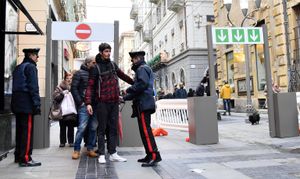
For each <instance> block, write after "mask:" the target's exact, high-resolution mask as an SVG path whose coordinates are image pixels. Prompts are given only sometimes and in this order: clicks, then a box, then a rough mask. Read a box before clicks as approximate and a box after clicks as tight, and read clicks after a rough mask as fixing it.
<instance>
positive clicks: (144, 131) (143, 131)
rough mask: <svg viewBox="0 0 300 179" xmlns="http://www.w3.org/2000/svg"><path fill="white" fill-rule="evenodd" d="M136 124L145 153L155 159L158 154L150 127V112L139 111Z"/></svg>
mask: <svg viewBox="0 0 300 179" xmlns="http://www.w3.org/2000/svg"><path fill="white" fill-rule="evenodd" d="M138 124H139V130H140V135H141V138H142V141H143V144H144V148H145V151H146V154H147V155H148V156H150V157H151V159H152V160H155V159H156V158H157V157H160V156H158V155H159V152H158V149H157V146H156V142H155V139H154V136H153V133H152V128H151V113H150V112H149V111H143V112H139V115H138Z"/></svg>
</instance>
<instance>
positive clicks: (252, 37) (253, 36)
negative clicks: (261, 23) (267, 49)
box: [247, 29, 261, 43]
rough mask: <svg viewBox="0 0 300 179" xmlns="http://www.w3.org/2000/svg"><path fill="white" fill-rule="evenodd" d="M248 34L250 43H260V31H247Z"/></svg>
mask: <svg viewBox="0 0 300 179" xmlns="http://www.w3.org/2000/svg"><path fill="white" fill-rule="evenodd" d="M247 32H248V41H249V42H254V43H256V42H257V43H259V42H260V39H261V38H260V31H259V29H247Z"/></svg>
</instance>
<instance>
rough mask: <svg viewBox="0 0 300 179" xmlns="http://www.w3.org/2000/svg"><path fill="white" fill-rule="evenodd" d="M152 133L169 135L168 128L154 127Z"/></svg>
mask: <svg viewBox="0 0 300 179" xmlns="http://www.w3.org/2000/svg"><path fill="white" fill-rule="evenodd" d="M152 133H153V135H154V136H161V135H162V136H167V135H168V132H167V131H166V130H164V129H163V128H156V129H152Z"/></svg>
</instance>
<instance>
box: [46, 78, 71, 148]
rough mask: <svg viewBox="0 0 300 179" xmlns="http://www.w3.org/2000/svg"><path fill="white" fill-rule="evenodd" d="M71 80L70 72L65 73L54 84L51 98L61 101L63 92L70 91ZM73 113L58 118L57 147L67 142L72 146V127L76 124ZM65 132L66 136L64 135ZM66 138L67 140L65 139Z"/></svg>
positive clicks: (63, 145)
mask: <svg viewBox="0 0 300 179" xmlns="http://www.w3.org/2000/svg"><path fill="white" fill-rule="evenodd" d="M71 82H72V74H71V73H65V76H64V80H63V81H62V82H61V83H60V84H59V85H57V86H56V88H55V90H54V92H53V94H52V98H53V100H55V102H57V103H61V102H62V100H63V99H64V96H65V94H67V93H69V92H70V89H71ZM74 117H76V116H74V115H67V116H63V117H62V119H61V120H59V127H60V132H59V140H60V144H59V147H65V145H66V143H67V142H68V144H69V147H73V146H74V127H75V126H76V120H75V119H74ZM66 132H67V133H68V134H67V137H66ZM67 139H68V141H67Z"/></svg>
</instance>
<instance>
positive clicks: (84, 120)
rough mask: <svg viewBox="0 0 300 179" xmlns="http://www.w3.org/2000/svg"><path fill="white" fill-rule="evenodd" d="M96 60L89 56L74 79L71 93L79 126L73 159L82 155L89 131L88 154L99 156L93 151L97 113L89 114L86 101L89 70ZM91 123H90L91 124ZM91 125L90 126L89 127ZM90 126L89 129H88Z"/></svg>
mask: <svg viewBox="0 0 300 179" xmlns="http://www.w3.org/2000/svg"><path fill="white" fill-rule="evenodd" d="M95 63H96V61H95V58H94V57H87V58H86V59H85V61H84V63H83V64H82V65H81V67H80V70H78V71H77V72H76V73H75V74H74V75H73V79H72V84H71V93H72V95H73V98H74V100H75V103H76V106H77V111H78V127H77V132H76V136H75V143H74V152H73V154H72V159H75V160H76V159H78V158H79V157H80V148H81V147H80V144H81V141H82V137H83V136H84V134H85V132H89V135H88V141H87V151H88V152H87V155H88V156H89V157H97V154H96V153H95V152H94V151H93V148H94V141H95V140H96V138H95V137H96V129H97V121H96V120H97V119H96V115H95V114H93V115H91V116H90V115H89V114H88V111H87V109H86V105H85V103H84V97H85V91H86V88H87V86H88V79H89V70H90V69H91V68H93V67H94V65H95ZM89 124H90V125H89ZM88 126H89V128H88ZM87 128H88V131H86V129H87Z"/></svg>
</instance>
